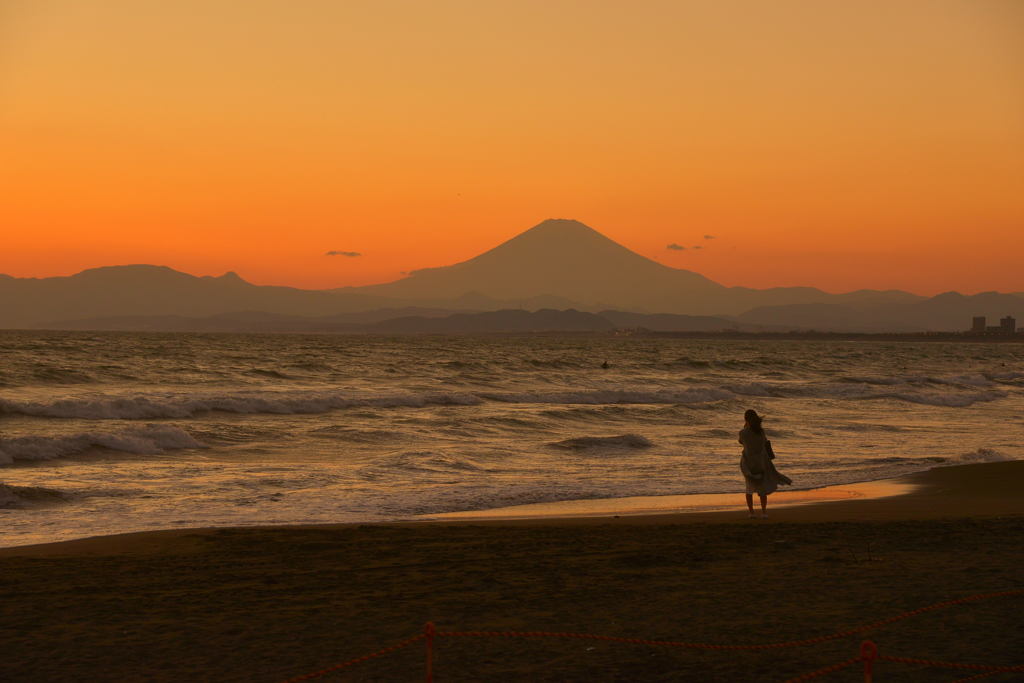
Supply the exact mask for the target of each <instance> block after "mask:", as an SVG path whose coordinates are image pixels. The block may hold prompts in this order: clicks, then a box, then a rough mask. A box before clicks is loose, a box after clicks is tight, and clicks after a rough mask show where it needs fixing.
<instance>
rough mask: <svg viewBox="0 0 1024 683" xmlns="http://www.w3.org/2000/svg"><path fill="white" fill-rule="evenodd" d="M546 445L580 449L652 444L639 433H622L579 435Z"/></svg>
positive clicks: (631, 446) (640, 446)
mask: <svg viewBox="0 0 1024 683" xmlns="http://www.w3.org/2000/svg"><path fill="white" fill-rule="evenodd" d="M548 445H549V446H555V447H557V448H568V449H572V450H580V449H584V448H649V447H650V446H653V445H654V444H652V443H651V442H650V441H648V440H647V439H645V438H644V437H642V436H640V435H639V434H622V435H620V436H580V437H577V438H575V439H565V440H564V441H556V442H554V443H551V444H548Z"/></svg>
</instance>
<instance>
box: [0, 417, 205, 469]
mask: <svg viewBox="0 0 1024 683" xmlns="http://www.w3.org/2000/svg"><path fill="white" fill-rule="evenodd" d="M92 448H106V449H109V450H113V451H121V452H124V453H134V454H137V455H156V454H159V453H164V452H166V451H169V450H179V449H185V448H206V445H205V444H203V443H201V442H199V441H196V440H195V439H194V438H192V436H191V435H189V433H188V432H186V431H185V430H183V429H181V428H179V427H173V426H170V425H145V426H143V427H130V428H128V429H124V430H122V431H119V432H84V433H80V434H71V435H68V436H20V437H16V438H13V439H0V465H10V464H13V463H14V462H16V461H19V460H20V461H32V460H55V459H57V458H63V457H67V456H69V455H77V454H79V453H83V452H85V451H88V450H90V449H92Z"/></svg>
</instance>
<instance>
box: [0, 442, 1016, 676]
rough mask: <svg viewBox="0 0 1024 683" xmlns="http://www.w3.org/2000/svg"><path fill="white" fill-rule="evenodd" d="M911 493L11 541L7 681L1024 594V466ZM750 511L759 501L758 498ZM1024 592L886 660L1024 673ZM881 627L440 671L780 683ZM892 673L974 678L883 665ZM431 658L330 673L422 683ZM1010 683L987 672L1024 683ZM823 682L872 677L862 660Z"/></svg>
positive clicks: (593, 646) (320, 661)
mask: <svg viewBox="0 0 1024 683" xmlns="http://www.w3.org/2000/svg"><path fill="white" fill-rule="evenodd" d="M907 483H911V484H913V485H915V486H916V488H915V490H913V491H912V492H911V493H908V494H906V495H901V496H895V497H889V498H880V499H868V500H844V501H838V502H829V503H819V504H815V505H804V506H798V507H789V508H778V509H775V510H773V515H772V518H771V519H770V520H766V521H762V520H748V519H746V515H745V511H743V510H741V509H740V507H739V506H737V508H736V510H734V511H729V512H713V513H698V514H686V515H680V514H657V515H623V516H621V517H619V518H613V517H609V518H597V517H571V518H564V519H525V520H523V519H521V520H491V521H474V522H466V521H459V522H445V523H417V524H403V525H359V526H353V525H348V526H341V525H339V526H334V527H279V528H249V529H220V530H186V531H169V532H155V533H145V534H127V535H122V536H112V537H105V538H96V539H85V540H80V541H71V542H66V543H56V544H48V545H42V546H26V547H20V548H8V549H4V550H0V642H2V648H0V680H2V681H71V680H75V681H84V680H88V681H122V680H124V681H131V680H160V681H164V680H167V681H169V680H216V681H235V680H246V681H277V680H284V679H287V678H290V677H292V676H298V675H301V674H304V673H307V672H310V671H314V670H318V669H321V668H325V667H327V666H330V665H332V664H334V663H336V662H340V661H344V660H346V659H349V658H351V657H355V656H358V655H361V654H364V653H368V652H372V651H374V650H377V649H379V648H381V647H383V646H386V645H388V644H391V643H392V642H395V641H398V640H401V639H403V638H405V637H407V636H409V635H413V634H415V633H417V632H418V631H419V630H421V629H422V625H423V624H424V622H427V621H433V622H435V623H436V624H437V625H438V628H439V629H442V630H449V629H450V630H462V629H465V630H552V631H578V632H587V633H598V634H607V635H620V636H635V637H641V638H653V639H669V640H686V641H702V642H711V643H763V642H772V641H782V640H791V639H802V638H808V637H813V636H818V635H824V634H828V633H832V632H835V631H838V630H843V629H845V628H847V627H851V626H856V625H859V624H862V623H867V622H871V621H875V620H877V619H880V618H883V617H887V616H891V615H895V614H897V613H900V612H903V611H905V610H910V609H915V608H918V607H922V606H925V605H928V604H931V603H935V602H940V601H944V600H948V599H953V598H959V597H963V596H968V595H973V594H976V593H986V592H994V591H1006V590H1012V589H1020V588H1024V499H1022V497H1021V492H1022V491H1024V462H1022V461H1015V462H1005V463H992V464H984V465H967V466H961V467H950V468H941V469H936V470H932V471H930V472H927V473H922V474H920V475H915V476H914V477H911V478H908V479H907ZM738 502H739V501H738ZM1022 614H1024V596H1019V597H1008V598H1002V599H997V600H989V601H984V602H978V603H974V604H969V605H962V606H957V607H952V608H949V609H944V610H940V611H935V612H930V613H927V614H922V615H918V616H915V617H911V618H910V619H907V620H904V621H900V622H898V623H895V624H891V625H888V626H884V627H880V628H878V629H876V630H874V631H872V632H870V633H869V634H867V635H868V637H870V638H872V639H874V640H875V641H876V642H878V644H879V646H880V648H881V650H882V652H883V653H887V654H891V655H904V656H913V657H924V658H933V659H943V660H953V661H961V662H976V663H988V664H1000V665H1017V664H1024V618H1022V616H1021V615H1022ZM862 637H863V636H860V635H858V636H849V637H845V638H841V639H839V640H835V641H831V642H828V643H824V644H819V645H812V646H806V647H799V648H792V649H778V650H768V651H755V652H721V651H694V650H677V649H666V648H648V647H641V646H632V645H618V644H609V643H601V642H593V641H575V640H552V641H548V640H510V639H486V640H482V639H447V640H441V641H440V642H439V643H438V654H437V656H436V671H437V680H438V681H471V680H490V681H517V680H522V681H527V680H530V681H533V680H543V681H572V680H592V681H634V680H652V681H674V680H694V681H762V680H764V681H776V680H778V681H781V680H784V679H786V678H788V677H791V676H794V675H797V674H800V673H803V672H806V671H810V670H812V669H816V668H818V667H821V666H825V665H828V664H831V663H834V662H838V661H841V660H844V659H847V658H849V657H851V656H854V655H855V654H856V651H857V647H858V644H859V642H860V640H861V639H862ZM876 671H877V677H876V680H878V681H951V680H955V679H957V678H960V677H965V676H968V675H970V674H971V672H967V671H964V672H955V671H943V670H939V669H925V668H920V667H914V666H907V665H902V664H890V663H880V664H879V665H877V668H876ZM422 672H423V646H422V643H417V644H415V645H414V646H412V647H411V648H408V649H406V650H403V651H400V652H398V653H395V654H392V655H388V656H386V657H384V658H381V659H376V660H372V661H369V662H365V663H363V664H360V665H358V666H357V667H355V668H352V669H348V670H346V672H344V674H343V675H341V674H336V675H334V676H331V677H327V678H325V679H322V680H374V681H376V680H380V681H392V680H394V681H408V680H418V679H420V677H421V676H422ZM1022 679H1024V676H1022V675H1021V674H1002V675H997V676H992V677H990V678H987V679H984V680H991V681H1009V680H1022ZM820 680H832V681H860V680H863V679H862V678H861V676H860V674H859V673H858V672H857V671H856V670H855V669H850V670H847V671H845V672H842V673H838V674H833V675H832V676H831V677H828V678H824V679H820Z"/></svg>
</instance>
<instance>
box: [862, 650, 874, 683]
mask: <svg viewBox="0 0 1024 683" xmlns="http://www.w3.org/2000/svg"><path fill="white" fill-rule="evenodd" d="M860 658H861V659H862V660H863V661H864V683H872V681H874V679H875V660H876V659H878V646H877V645H875V643H874V642H873V641H870V640H865V641H864V642H863V643H861V644H860Z"/></svg>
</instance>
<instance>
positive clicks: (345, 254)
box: [324, 251, 362, 258]
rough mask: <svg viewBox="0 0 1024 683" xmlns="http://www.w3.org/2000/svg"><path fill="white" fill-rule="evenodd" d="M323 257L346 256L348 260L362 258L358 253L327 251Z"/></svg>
mask: <svg viewBox="0 0 1024 683" xmlns="http://www.w3.org/2000/svg"><path fill="white" fill-rule="evenodd" d="M324 256H348V257H349V258H355V257H356V256H362V254H360V253H359V252H358V251H329V252H327V253H326V254H324Z"/></svg>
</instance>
